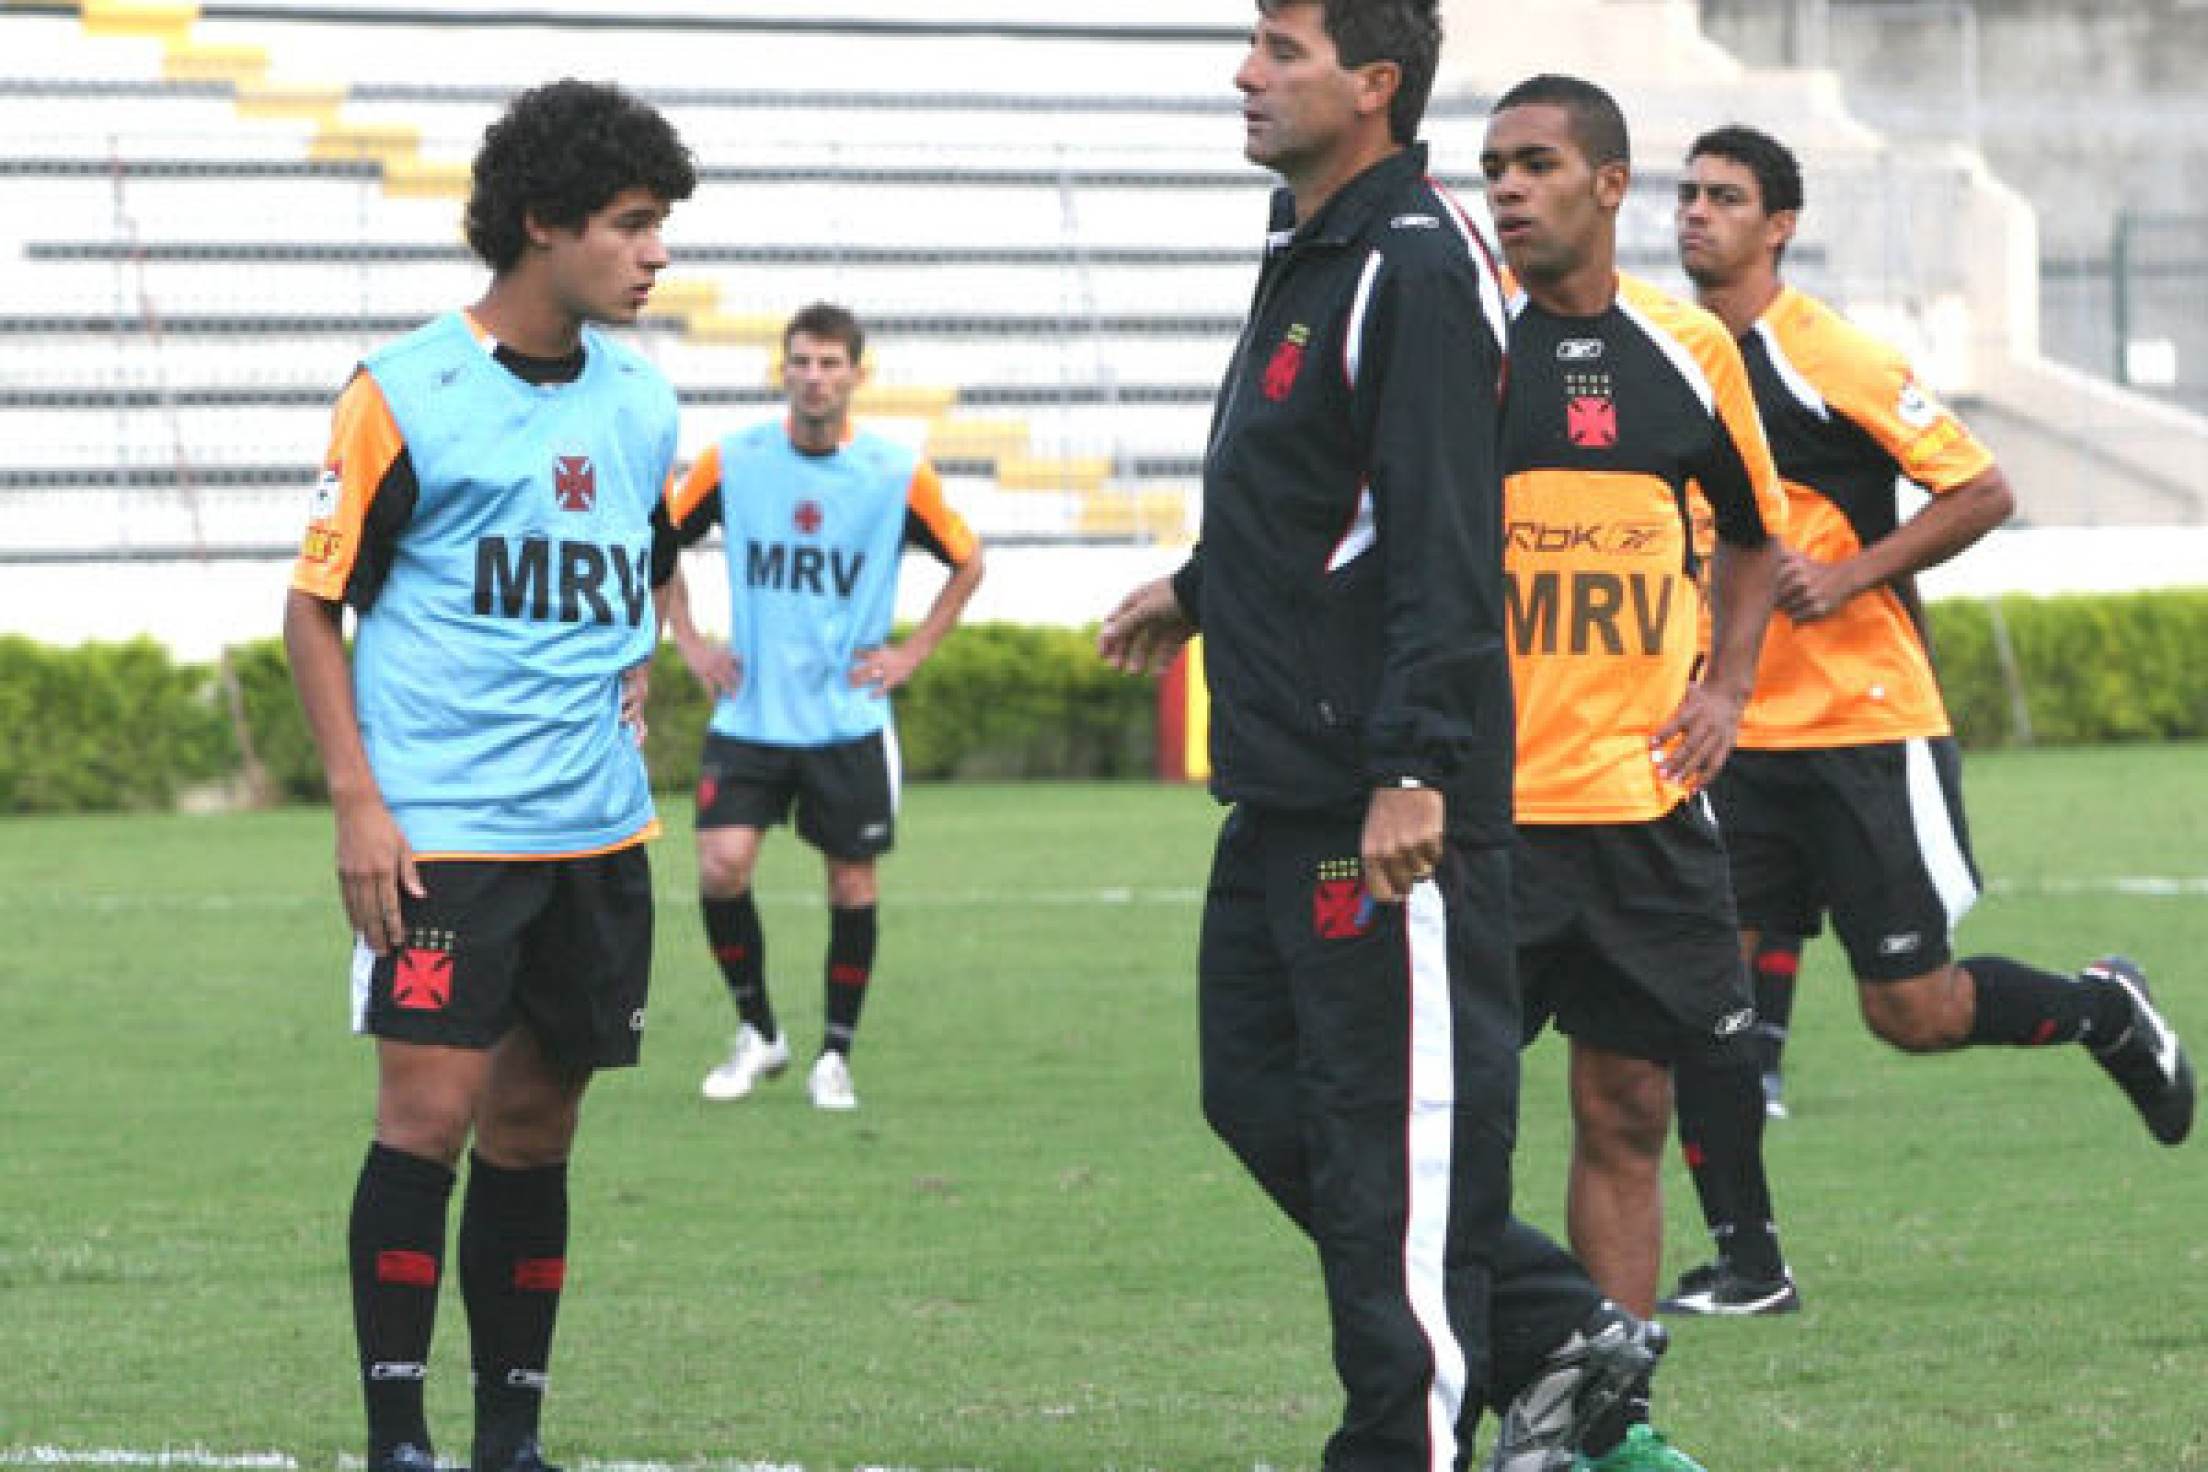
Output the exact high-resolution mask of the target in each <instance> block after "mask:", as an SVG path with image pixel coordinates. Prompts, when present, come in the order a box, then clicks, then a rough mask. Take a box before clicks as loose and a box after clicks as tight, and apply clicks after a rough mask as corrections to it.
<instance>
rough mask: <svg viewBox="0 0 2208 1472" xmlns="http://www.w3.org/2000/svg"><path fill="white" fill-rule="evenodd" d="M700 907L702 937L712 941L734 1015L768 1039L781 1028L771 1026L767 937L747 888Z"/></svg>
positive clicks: (773, 1036) (757, 907)
mask: <svg viewBox="0 0 2208 1472" xmlns="http://www.w3.org/2000/svg"><path fill="white" fill-rule="evenodd" d="M704 908H705V938H706V940H707V941H708V942H710V943H711V944H712V947H713V959H714V960H716V961H718V962H720V963H721V979H722V980H723V981H726V982H727V983H728V994H729V995H730V996H732V997H734V998H735V999H736V1015H737V1016H739V1017H741V1018H742V1019H743V1020H744V1021H746V1022H748V1023H750V1024H751V1025H752V1028H753V1030H754V1031H756V1032H757V1033H758V1034H759V1036H761V1037H763V1038H765V1039H767V1040H768V1041H769V1042H772V1041H773V1040H774V1039H775V1038H777V1037H779V1036H781V1029H779V1028H777V1027H776V1026H775V1025H774V1004H773V1003H772V1002H771V1001H769V1000H768V998H767V936H766V932H765V931H764V930H762V929H761V928H760V926H759V906H758V905H756V904H755V903H753V902H752V898H751V891H750V890H748V889H747V890H745V891H744V892H743V893H742V894H740V895H738V896H736V898H734V899H732V900H717V899H712V898H707V899H706V900H705V902H704Z"/></svg>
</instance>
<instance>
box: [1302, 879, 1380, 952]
mask: <svg viewBox="0 0 2208 1472" xmlns="http://www.w3.org/2000/svg"><path fill="white" fill-rule="evenodd" d="M1372 914H1373V903H1372V895H1371V893H1370V892H1369V891H1367V890H1366V888H1365V870H1364V865H1363V864H1361V863H1359V862H1358V861H1357V860H1356V859H1327V860H1325V861H1323V862H1321V863H1320V865H1319V874H1318V880H1317V882H1316V883H1315V884H1314V885H1313V886H1312V888H1311V930H1312V933H1313V934H1315V935H1317V936H1318V938H1319V939H1320V940H1356V939H1358V938H1359V937H1360V936H1363V935H1365V934H1366V933H1368V932H1369V931H1370V930H1371V929H1372Z"/></svg>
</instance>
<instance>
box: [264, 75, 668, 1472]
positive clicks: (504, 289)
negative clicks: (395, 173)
mask: <svg viewBox="0 0 2208 1472" xmlns="http://www.w3.org/2000/svg"><path fill="white" fill-rule="evenodd" d="M695 185H696V175H695V172H694V170H693V168H692V165H691V161H690V155H689V153H688V151H687V150H686V149H685V148H684V147H683V145H682V143H681V141H680V140H679V139H678V138H677V137H676V135H675V132H674V130H673V129H672V128H671V127H670V126H669V125H668V124H667V122H666V120H665V119H664V118H662V117H660V115H659V114H658V113H656V112H654V111H653V110H652V109H651V108H649V107H646V106H644V105H643V104H641V103H639V102H638V101H636V100H635V99H634V98H632V97H630V96H628V95H627V94H625V93H623V92H621V91H620V90H618V89H617V88H614V87H610V86H597V85H591V84H586V83H582V82H576V81H561V82H555V83H552V84H550V85H548V86H543V87H539V88H536V89H534V90H533V91H530V92H526V93H524V94H522V95H521V96H519V97H517V98H516V99H514V101H513V103H512V104H511V106H510V107H509V108H508V109H507V111H506V112H505V114H504V115H503V116H502V117H500V118H499V120H498V121H497V122H496V123H494V124H493V125H492V126H491V128H490V130H489V131H488V132H487V133H486V134H485V136H484V140H483V146H482V148H481V151H480V152H479V153H478V154H477V155H476V159H475V166H474V188H473V194H472V197H471V198H470V199H469V202H468V208H467V234H468V241H469V243H470V244H471V245H472V246H473V247H474V248H475V251H476V253H477V254H478V255H479V256H481V257H482V259H483V261H484V263H485V264H486V265H488V266H489V267H490V269H491V272H492V278H491V282H490V285H489V288H488V289H487V290H486V291H485V292H484V294H483V296H482V298H481V300H479V301H477V302H476V303H475V305H474V306H472V307H469V308H468V309H466V310H464V311H455V312H448V313H446V314H444V315H441V316H439V317H437V318H436V319H434V320H433V321H431V322H429V323H428V324H427V325H425V326H423V327H422V328H420V329H418V330H417V331H415V332H413V333H411V334H409V335H407V336H406V337H403V338H401V339H399V340H398V341H396V342H393V343H391V344H389V345H387V346H385V347H383V348H381V349H379V350H378V351H376V352H374V353H371V354H370V355H369V356H368V357H367V359H366V360H365V361H363V362H362V364H361V365H360V368H359V371H358V372H356V373H355V375H354V376H353V379H352V381H351V383H350V384H348V385H347V386H346V388H345V391H344V393H343V395H342V396H341V397H340V398H339V400H338V403H337V408H336V413H335V424H334V429H333V433H332V436H331V441H330V448H329V454H328V458H327V459H326V460H325V462H324V464H325V469H324V471H323V473H322V477H321V480H320V482H319V483H318V484H317V486H316V488H315V492H314V502H313V507H312V512H311V518H310V525H309V526H308V529H307V533H306V541H305V545H304V547H303V549H302V551H301V554H300V557H299V561H298V563H297V566H296V568H295V570H294V572H293V575H292V585H291V592H290V595H289V600H288V602H287V604H286V607H285V612H284V642H285V646H286V648H287V650H288V651H289V653H290V657H291V665H292V672H293V678H294V680H295V682H296V684H297V686H298V690H299V697H300V701H301V703H302V705H304V707H305V709H306V714H307V719H308V722H309V724H310V725H311V727H312V729H313V732H314V739H315V743H316V745H317V747H318V748H319V750H320V752H321V757H322V763H323V768H324V771H325V773H326V774H327V777H328V781H329V789H330V800H331V805H332V807H333V809H334V812H335V817H336V824H337V868H338V881H339V885H340V889H341V891H342V894H343V898H344V903H345V911H346V916H347V918H348V920H349V921H350V922H351V925H352V928H353V930H354V932H355V933H356V936H357V943H356V947H355V950H354V957H353V970H352V984H353V1015H354V1026H355V1028H356V1030H358V1031H361V1032H365V1033H369V1034H372V1035H373V1036H374V1037H375V1038H376V1040H377V1042H376V1055H377V1087H376V1118H375V1136H374V1141H373V1143H372V1144H371V1145H370V1146H369V1149H368V1155H367V1159H366V1161H365V1162H364V1163H363V1165H362V1167H361V1171H360V1177H359V1184H358V1186H357V1188H356V1191H355V1194H354V1197H353V1207H352V1218H351V1228H350V1257H351V1269H352V1287H353V1309H354V1320H355V1328H356V1332H357V1335H358V1341H359V1352H360V1376H361V1386H362V1390H363V1393H364V1396H365V1398H366V1402H367V1413H368V1467H369V1469H370V1472H431V1469H432V1468H433V1467H434V1466H435V1457H434V1455H433V1453H432V1450H431V1441H430V1435H429V1428H428V1424H427V1420H426V1418H425V1416H424V1412H423V1382H424V1380H425V1379H426V1377H427V1374H428V1363H429V1343H430V1331H431V1328H432V1326H433V1324H434V1322H435V1319H436V1311H437V1293H438V1288H439V1286H440V1283H441V1281H442V1279H443V1277H444V1269H445V1218H446V1206H447V1202H448V1199H449V1198H450V1196H451V1193H452V1188H453V1184H454V1181H455V1176H456V1170H457V1167H458V1165H459V1161H460V1154H461V1151H462V1149H463V1148H465V1147H468V1146H469V1145H470V1142H471V1138H472V1144H473V1148H472V1149H471V1150H470V1151H469V1165H468V1185H467V1191H466V1196H465V1203H464V1205H463V1206H462V1208H461V1214H460V1231H459V1245H458V1251H457V1256H458V1263H459V1273H460V1291H461V1296H462V1298H463V1300H464V1301H465V1303H466V1307H467V1318H468V1333H469V1340H470V1345H471V1350H472V1358H473V1367H474V1371H475V1442H474V1455H473V1458H472V1461H471V1465H472V1466H473V1467H474V1468H475V1469H476V1472H546V1469H545V1464H544V1460H543V1455H542V1453H541V1452H540V1450H539V1447H538V1440H537V1425H538V1414H539V1410H540V1408H541V1405H542V1402H543V1398H544V1390H545V1384H546V1379H547V1372H548V1369H549V1365H550V1359H551V1347H552V1333H553V1322H554V1318H555V1315H556V1313H557V1311H558V1307H559V1301H560V1289H561V1286H562V1284H563V1282H564V1280H565V1277H566V1270H567V1237H568V1205H567V1161H568V1155H569V1151H570V1148H571V1146H572V1144H573V1141H574V1137H575V1131H576V1125H577V1122H578V1118H579V1115H580V1110H581V1105H582V1099H583V1093H584V1091H585V1089H586V1088H587V1087H588V1085H589V1083H590V1079H591V1076H592V1074H593V1072H594V1071H595V1070H597V1069H599V1068H618V1067H626V1066H630V1065H633V1064H634V1063H635V1062H636V1059H637V1055H638V1049H639V1046H640V1044H641V1041H642V1030H643V1025H644V1005H645V994H646V989H647V984H648V977H649V966H650V960H651V948H652V889H651V875H650V870H649V867H648V865H647V863H646V859H645V851H644V847H643V845H644V843H645V841H646V840H647V839H649V838H651V837H653V836H654V835H656V833H657V832H658V821H657V819H656V817H655V816H654V813H653V809H652V799H651V791H650V788H649V786H648V784H647V783H646V781H645V773H644V763H643V758H642V756H641V754H640V752H639V750H638V743H639V740H640V738H641V720H640V715H639V713H640V711H641V707H642V698H643V672H644V669H645V667H646V663H647V661H648V660H649V659H650V657H651V653H652V647H653V643H654V640H655V637H656V632H657V628H658V618H657V617H656V613H655V608H654V605H655V602H656V601H657V600H656V598H655V592H654V590H655V588H656V587H658V586H660V585H662V584H664V583H665V581H666V580H667V578H668V577H669V576H671V575H672V572H673V569H674V558H675V548H674V543H673V539H672V528H671V527H670V526H669V524H668V521H667V517H666V511H665V500H664V497H665V491H666V487H667V484H668V481H669V478H670V474H671V471H672V469H673V463H674V456H675V430H676V408H675V394H674V391H673V389H672V388H671V387H670V386H669V385H668V383H667V382H666V380H665V379H663V378H662V377H661V376H660V375H659V373H658V372H657V371H655V370H654V369H653V368H652V367H651V365H650V364H648V363H646V362H645V361H644V360H643V359H642V358H641V357H639V356H637V355H636V354H635V353H634V352H632V351H631V350H629V349H628V348H626V347H623V346H621V345H620V344H618V343H616V342H614V341H613V340H612V339H611V338H610V337H608V336H606V335H605V334H604V333H603V332H601V331H600V330H599V328H600V326H601V325H604V324H615V325H618V324H626V323H631V322H634V321H635V320H636V318H637V316H638V314H639V313H640V312H641V311H642V310H643V309H644V306H645V303H646V301H647V300H648V298H649V296H650V294H651V289H652V285H653V282H654V280H655V278H656V277H657V276H658V274H659V272H660V271H661V270H662V269H664V268H665V267H666V265H667V251H666V248H665V246H664V245H663V244H662V243H661V238H660V230H661V226H662V224H663V223H664V222H665V220H666V218H667V213H668V210H669V208H670V207H671V206H672V205H673V203H674V202H675V201H677V200H681V199H686V198H688V197H689V195H690V193H691V191H692V189H693V188H694V187H695ZM348 604H349V605H351V607H352V608H353V610H354V613H355V616H356V620H357V628H356V642H355V646H354V652H353V657H352V659H351V662H350V665H348V662H347V659H346V652H345V645H344V641H343V613H344V608H345V606H346V605H348Z"/></svg>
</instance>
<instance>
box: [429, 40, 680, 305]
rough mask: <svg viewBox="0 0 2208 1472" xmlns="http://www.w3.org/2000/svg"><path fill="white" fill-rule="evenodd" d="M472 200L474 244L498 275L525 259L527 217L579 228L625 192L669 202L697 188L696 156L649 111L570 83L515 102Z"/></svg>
mask: <svg viewBox="0 0 2208 1472" xmlns="http://www.w3.org/2000/svg"><path fill="white" fill-rule="evenodd" d="M474 175H475V178H474V185H473V187H472V188H471V189H470V191H469V194H468V213H467V230H468V244H469V246H470V247H472V248H473V249H474V251H475V253H476V254H477V255H479V256H481V257H482V258H483V260H484V261H485V262H486V263H487V264H488V265H489V266H490V268H491V269H492V270H493V271H494V272H499V273H504V272H506V271H508V270H510V269H512V267H513V265H514V263H515V262H517V261H519V260H520V259H521V252H522V247H523V246H524V245H525V244H526V243H527V241H528V232H527V222H528V217H529V216H530V215H531V214H534V215H535V216H536V217H537V222H538V223H539V224H542V225H556V226H559V227H561V228H563V229H568V230H575V229H580V228H581V227H582V225H583V222H584V221H586V220H588V219H589V218H590V217H591V215H592V214H594V213H595V212H597V211H598V210H600V209H603V208H604V207H605V205H606V202H607V201H608V200H610V199H612V198H613V197H614V196H615V195H617V194H619V193H620V192H621V191H622V190H624V189H634V188H643V189H646V190H649V191H650V192H651V193H652V194H654V195H656V196H657V197H658V198H660V199H661V200H664V201H666V202H667V203H669V204H672V203H674V202H675V201H676V200H680V199H688V198H689V197H690V193H691V191H692V190H694V189H696V188H697V186H698V174H697V169H696V168H695V167H694V166H693V165H692V163H691V160H690V150H689V149H687V148H685V147H684V146H683V143H682V140H681V139H680V138H679V137H677V136H676V135H675V130H674V128H673V127H672V126H671V125H669V123H668V121H667V120H666V119H665V118H663V117H661V116H660V115H659V113H658V112H657V111H656V110H655V109H654V108H652V107H651V106H650V105H648V104H646V103H643V102H640V101H638V100H637V99H636V98H634V97H632V96H630V95H629V94H628V93H626V92H624V91H622V90H621V89H620V88H619V87H616V86H613V85H611V84H610V83H607V84H601V83H596V82H578V81H576V80H575V79H574V78H572V77H566V78H563V79H561V80H560V81H557V82H548V83H546V84H545V85H544V86H541V87H533V88H531V89H530V90H529V91H527V92H524V93H522V94H521V95H520V96H518V97H516V98H515V99H514V100H513V101H512V102H511V103H510V104H508V106H507V108H506V112H505V114H504V115H503V116H501V117H500V118H499V120H498V121H497V122H495V123H493V124H491V126H490V127H489V128H488V129H486V130H485V132H484V134H483V146H482V147H481V148H480V149H478V150H477V151H476V155H475V168H474Z"/></svg>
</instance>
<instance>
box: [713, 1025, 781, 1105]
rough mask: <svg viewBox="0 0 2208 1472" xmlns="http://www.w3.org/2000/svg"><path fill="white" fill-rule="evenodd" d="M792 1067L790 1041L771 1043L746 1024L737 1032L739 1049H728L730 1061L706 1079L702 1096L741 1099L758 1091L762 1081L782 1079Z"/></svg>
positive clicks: (719, 1098) (779, 1039)
mask: <svg viewBox="0 0 2208 1472" xmlns="http://www.w3.org/2000/svg"><path fill="white" fill-rule="evenodd" d="M789 1066H790V1041H789V1039H788V1038H779V1037H778V1038H776V1039H774V1040H773V1041H772V1042H769V1041H768V1040H767V1039H765V1038H763V1037H761V1036H759V1030H758V1029H757V1028H755V1027H753V1026H752V1025H751V1024H750V1023H748V1022H747V1023H745V1024H744V1025H743V1027H742V1028H741V1029H739V1030H738V1031H737V1034H736V1046H735V1047H733V1048H731V1049H729V1051H728V1061H727V1062H726V1063H723V1064H722V1065H721V1066H720V1067H718V1068H716V1069H714V1070H713V1071H712V1072H711V1073H709V1074H707V1075H706V1076H705V1083H704V1084H703V1085H701V1086H700V1092H702V1093H703V1094H704V1095H705V1097H706V1098H708V1099H716V1100H724V1101H725V1100H728V1099H741V1098H743V1097H744V1096H745V1095H746V1094H748V1093H750V1092H751V1091H752V1090H753V1089H755V1088H757V1087H758V1086H759V1081H760V1080H761V1079H764V1078H780V1077H781V1076H782V1072H783V1070H784V1069H786V1068H788V1067H789Z"/></svg>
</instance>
